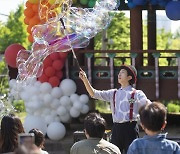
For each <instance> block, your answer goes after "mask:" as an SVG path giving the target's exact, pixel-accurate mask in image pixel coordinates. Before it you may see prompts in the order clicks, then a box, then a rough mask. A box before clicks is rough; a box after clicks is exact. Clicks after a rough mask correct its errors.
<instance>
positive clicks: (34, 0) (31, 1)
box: [28, 0, 39, 4]
mask: <svg viewBox="0 0 180 154" xmlns="http://www.w3.org/2000/svg"><path fill="white" fill-rule="evenodd" d="M28 1H29V2H30V3H33V4H37V3H38V2H39V0H28Z"/></svg>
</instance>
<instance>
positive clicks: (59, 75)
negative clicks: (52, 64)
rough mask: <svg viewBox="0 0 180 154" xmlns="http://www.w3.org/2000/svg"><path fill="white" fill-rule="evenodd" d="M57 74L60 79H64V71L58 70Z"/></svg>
mask: <svg viewBox="0 0 180 154" xmlns="http://www.w3.org/2000/svg"><path fill="white" fill-rule="evenodd" d="M55 75H56V76H57V77H58V79H62V77H63V72H62V71H58V72H56V73H55Z"/></svg>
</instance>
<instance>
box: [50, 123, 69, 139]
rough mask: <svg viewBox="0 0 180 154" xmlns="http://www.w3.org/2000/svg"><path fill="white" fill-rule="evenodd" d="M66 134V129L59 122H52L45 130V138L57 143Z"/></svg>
mask: <svg viewBox="0 0 180 154" xmlns="http://www.w3.org/2000/svg"><path fill="white" fill-rule="evenodd" d="M65 134H66V128H65V127H64V125H63V124H62V123H60V122H52V123H50V124H49V126H48V128H47V136H48V137H49V138H50V139H51V140H55V141H58V140H60V139H62V138H63V137H64V136H65Z"/></svg>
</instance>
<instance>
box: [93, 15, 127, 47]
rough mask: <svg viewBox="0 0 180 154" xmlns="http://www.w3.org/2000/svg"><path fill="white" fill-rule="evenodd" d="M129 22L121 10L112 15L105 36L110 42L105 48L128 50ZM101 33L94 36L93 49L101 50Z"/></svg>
mask: <svg viewBox="0 0 180 154" xmlns="http://www.w3.org/2000/svg"><path fill="white" fill-rule="evenodd" d="M129 36H130V22H129V18H127V17H125V14H124V13H123V12H118V13H116V14H115V16H114V17H113V19H112V21H111V24H110V26H109V27H108V28H107V37H108V39H111V40H112V42H113V43H112V44H107V50H120V49H122V50H123V49H124V50H128V49H130V37H129ZM101 38H102V33H99V34H98V35H97V36H96V37H95V49H96V50H101V46H102V43H101Z"/></svg>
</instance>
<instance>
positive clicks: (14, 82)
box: [9, 79, 16, 88]
mask: <svg viewBox="0 0 180 154" xmlns="http://www.w3.org/2000/svg"><path fill="white" fill-rule="evenodd" d="M15 85H16V80H15V79H11V80H10V81H9V87H10V88H13V87H14V86H15Z"/></svg>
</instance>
